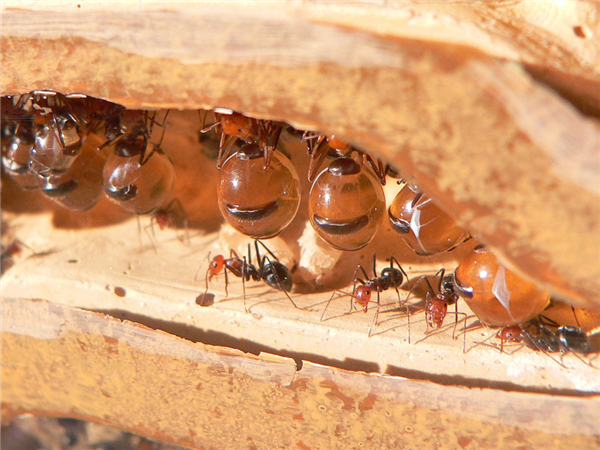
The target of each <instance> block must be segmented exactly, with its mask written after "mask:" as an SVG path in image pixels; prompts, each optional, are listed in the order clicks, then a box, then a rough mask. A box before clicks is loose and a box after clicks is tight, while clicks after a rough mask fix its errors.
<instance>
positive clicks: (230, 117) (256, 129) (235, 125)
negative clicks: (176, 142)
mask: <svg viewBox="0 0 600 450" xmlns="http://www.w3.org/2000/svg"><path fill="white" fill-rule="evenodd" d="M213 113H214V115H215V119H216V121H215V123H213V124H212V125H209V126H206V116H207V115H208V111H204V114H203V112H202V111H200V110H199V111H198V114H199V116H200V121H201V123H202V128H201V129H200V132H201V133H207V132H209V131H211V130H214V131H215V133H217V134H220V141H219V155H218V156H217V169H220V168H221V166H222V165H223V163H224V162H225V160H226V159H227V157H228V156H229V155H230V153H231V150H232V148H233V146H234V144H235V143H236V141H237V140H238V139H240V140H241V141H243V142H244V143H246V144H253V143H258V145H259V146H260V149H261V150H262V151H263V158H264V161H263V168H265V169H266V168H268V167H269V165H270V164H271V156H272V154H273V152H274V151H275V149H276V148H277V143H278V142H279V136H280V135H281V131H282V129H283V125H282V124H279V123H277V122H273V121H271V120H259V119H253V118H251V117H247V116H245V115H243V114H240V113H238V112H235V111H232V110H230V109H225V108H215V109H214V111H213Z"/></svg>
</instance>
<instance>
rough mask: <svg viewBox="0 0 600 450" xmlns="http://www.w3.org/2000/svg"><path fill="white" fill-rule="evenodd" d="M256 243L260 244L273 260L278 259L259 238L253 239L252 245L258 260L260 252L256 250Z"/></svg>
mask: <svg viewBox="0 0 600 450" xmlns="http://www.w3.org/2000/svg"><path fill="white" fill-rule="evenodd" d="M258 244H260V245H262V247H263V248H264V249H265V250H266V251H267V252H268V253H269V255H271V258H273V259H274V260H275V261H279V258H277V256H275V254H274V253H273V252H272V251H271V250H270V249H269V247H267V246H266V245H265V243H264V242H263V241H261V240H260V239H255V240H254V245H255V248H256V257H257V258H258V259H259V260H260V252H259V251H258Z"/></svg>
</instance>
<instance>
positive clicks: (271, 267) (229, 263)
mask: <svg viewBox="0 0 600 450" xmlns="http://www.w3.org/2000/svg"><path fill="white" fill-rule="evenodd" d="M259 244H260V245H261V246H262V247H263V248H264V249H265V250H266V252H267V253H268V255H263V256H262V257H261V255H260V250H259ZM254 248H255V251H256V259H257V263H258V267H257V266H256V265H254V264H253V263H252V252H251V245H250V244H248V256H247V257H246V256H244V257H243V258H240V257H239V256H238V254H237V253H236V251H235V250H234V249H231V250H230V251H229V258H225V256H223V255H216V256H215V257H214V258H212V259H211V260H210V263H209V266H208V269H207V271H206V279H205V281H206V291H205V293H204V295H206V293H207V292H208V284H209V283H210V282H211V281H212V279H213V277H215V276H217V275H219V274H221V273H222V272H223V273H224V274H225V296H227V295H229V293H228V291H227V286H228V285H229V280H228V275H227V274H228V272H230V273H232V274H233V275H235V276H236V277H238V278H241V279H242V286H243V293H244V309H245V310H246V311H248V308H246V281H250V280H253V281H264V282H265V283H266V284H267V285H268V286H270V287H272V288H273V289H275V290H278V291H282V292H283V293H284V294H285V295H286V297H287V298H288V299H289V300H290V302H291V303H292V304H293V305H294V307H295V308H299V307H298V305H297V304H296V302H294V300H293V299H292V297H291V296H290V294H289V292H290V291H291V290H292V286H293V279H292V273H291V272H290V270H289V269H288V268H287V266H285V265H284V264H283V263H281V262H280V261H279V259H278V258H277V257H276V256H275V255H274V254H273V252H272V251H271V250H270V249H269V248H268V247H267V246H266V245H265V244H264V243H263V242H262V241H260V240H258V239H255V240H254ZM209 257H210V255H209ZM196 276H197V275H196ZM299 309H300V308H299Z"/></svg>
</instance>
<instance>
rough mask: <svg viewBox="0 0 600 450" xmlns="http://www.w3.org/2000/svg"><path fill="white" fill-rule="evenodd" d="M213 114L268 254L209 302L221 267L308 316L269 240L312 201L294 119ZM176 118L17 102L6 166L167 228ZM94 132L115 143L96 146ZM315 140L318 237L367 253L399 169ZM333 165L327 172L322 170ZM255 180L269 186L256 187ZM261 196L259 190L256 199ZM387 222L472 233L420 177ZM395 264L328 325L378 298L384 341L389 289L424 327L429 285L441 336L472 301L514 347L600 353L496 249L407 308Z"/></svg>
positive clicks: (453, 237)
mask: <svg viewBox="0 0 600 450" xmlns="http://www.w3.org/2000/svg"><path fill="white" fill-rule="evenodd" d="M167 114H168V113H167ZM199 115H200V123H201V130H200V131H201V133H203V134H206V133H212V132H214V133H216V135H217V136H218V138H219V151H218V155H217V158H216V166H217V168H218V169H219V181H218V187H217V198H218V204H219V209H220V211H221V213H222V215H223V217H224V219H225V220H226V221H227V222H228V223H229V224H230V225H231V226H232V227H233V228H235V229H236V230H237V231H239V232H240V233H242V234H245V235H247V236H250V237H252V238H254V239H255V241H254V242H255V243H254V251H255V254H256V265H255V264H254V263H253V262H252V254H251V253H252V249H251V248H250V247H249V249H248V254H247V256H244V257H240V256H239V255H238V254H237V253H236V252H235V251H234V250H231V251H230V254H229V257H227V258H226V257H225V256H223V255H217V256H215V257H214V258H212V260H211V261H210V263H209V268H208V270H207V272H206V279H205V282H206V292H205V294H204V296H203V297H204V298H206V296H207V293H208V288H209V283H210V282H211V281H212V280H213V278H214V277H215V276H217V275H219V274H221V273H223V274H224V276H225V292H226V294H227V285H228V284H229V280H228V274H232V275H234V276H236V277H238V278H241V279H242V282H243V286H244V299H245V283H246V282H247V281H251V280H253V281H263V282H265V283H266V284H267V285H268V286H270V287H271V288H273V289H276V290H278V291H282V292H284V293H285V295H286V296H287V298H288V299H289V300H290V301H291V303H292V304H293V305H294V306H295V307H296V308H299V306H298V305H297V304H296V302H295V301H294V300H293V299H292V297H291V296H290V292H291V290H292V286H293V281H292V273H291V271H290V270H289V269H288V268H287V267H286V266H285V265H284V264H282V263H281V262H280V261H279V260H278V258H277V257H276V256H275V255H274V254H273V252H271V250H269V248H268V247H267V246H266V245H265V244H264V243H263V242H262V241H261V239H269V238H272V237H274V236H277V235H278V234H279V233H281V231H282V230H283V229H285V228H286V227H287V226H288V225H289V224H290V223H291V221H292V220H293V219H294V217H295V216H296V213H297V211H298V208H299V204H300V197H301V189H300V182H299V176H298V174H297V172H296V170H295V167H294V165H293V163H292V162H291V161H290V160H289V158H288V157H287V156H286V155H285V154H284V153H283V152H281V151H280V150H278V148H277V147H278V141H279V137H280V134H281V132H282V130H284V129H285V128H286V127H287V125H286V124H284V123H278V122H273V121H269V120H258V119H254V118H250V117H247V116H244V115H243V114H240V113H236V112H233V111H231V110H225V109H217V110H214V111H211V112H208V111H200V112H199ZM209 117H210V118H211V119H212V120H208V119H209ZM165 121H166V117H165V118H163V121H162V123H159V122H158V121H157V120H156V114H154V113H150V112H148V111H140V110H127V109H125V108H123V107H121V106H119V105H116V104H114V103H110V102H107V101H104V100H99V99H95V98H92V97H88V96H84V95H63V94H59V93H57V92H53V91H34V92H32V93H28V94H24V95H20V96H11V97H3V98H2V167H3V170H4V172H5V173H6V174H7V175H8V176H10V177H11V178H12V179H13V180H14V181H15V182H16V183H18V184H19V185H20V186H21V187H22V188H24V189H40V190H41V192H42V193H43V194H44V195H45V196H47V197H48V198H49V199H51V200H52V201H54V202H56V203H58V204H60V205H62V206H63V207H65V208H68V209H70V210H74V211H85V210H88V209H90V208H92V207H93V206H94V205H95V204H96V203H97V202H98V201H99V199H100V198H101V196H102V195H103V193H104V195H106V196H107V197H108V198H109V199H110V200H111V201H113V202H114V203H116V204H118V205H119V206H121V207H122V208H123V209H125V210H126V211H128V212H130V213H134V214H138V215H144V214H149V215H152V216H153V220H155V221H156V222H157V224H158V225H159V226H160V227H161V228H164V227H168V226H170V227H187V224H186V219H185V212H184V211H183V208H182V206H181V204H180V203H178V202H177V200H173V199H172V194H173V190H174V183H175V169H174V167H173V163H172V162H171V160H170V159H169V157H168V156H167V155H166V154H165V153H164V151H163V150H162V148H161V143H162V138H163V137H164V125H165ZM155 125H159V126H161V127H163V132H162V137H161V139H160V142H159V143H158V144H155V143H153V142H152V141H151V136H152V131H153V127H154V126H155ZM91 133H94V135H96V136H100V137H101V138H103V140H104V142H101V143H100V144H98V142H97V141H91V140H89V139H87V137H88V136H89V135H90V134H91ZM302 140H303V141H304V142H306V145H307V151H308V154H309V156H310V163H309V170H308V179H309V181H311V182H312V187H311V189H310V193H309V201H308V205H309V220H310V223H311V225H312V227H313V228H314V230H315V232H316V234H317V235H318V236H319V237H320V238H321V239H323V240H324V241H325V242H327V243H328V244H329V245H331V246H332V247H333V248H336V249H339V250H346V251H354V250H359V249H361V248H363V247H365V246H366V245H367V244H368V243H369V242H370V241H371V240H372V239H373V237H374V236H375V233H376V232H377V230H378V228H379V226H380V225H381V223H382V220H383V218H384V216H386V206H385V197H384V193H383V188H382V186H383V185H385V183H386V175H387V174H388V173H389V172H390V171H391V168H390V167H389V166H387V165H385V164H383V163H382V162H381V161H380V160H376V159H373V158H372V157H371V156H370V155H368V154H367V153H365V152H364V151H362V150H359V149H357V148H355V147H353V146H352V145H350V144H348V143H346V142H344V141H342V140H340V139H339V138H338V137H336V136H334V135H327V134H324V133H317V132H304V133H302ZM105 147H112V149H113V151H112V152H111V153H110V155H109V156H108V157H104V158H103V157H100V156H99V153H100V152H98V151H97V150H98V149H102V148H105ZM327 160H328V164H327V167H326V168H324V169H322V170H321V166H322V165H323V164H324V163H325V162H326V161H327ZM254 186H261V189H260V190H258V192H257V190H256V189H254V190H251V189H249V187H254ZM250 191H252V192H253V195H252V196H249V195H247V192H250ZM174 208H179V210H180V211H179V213H178V214H174V213H173V209H174ZM176 217H179V222H176V219H175V218H176ZM387 217H388V220H389V223H390V225H391V227H392V229H394V230H395V231H397V232H398V234H399V236H400V237H401V238H402V239H403V240H404V242H405V243H406V244H407V245H408V246H409V247H410V248H411V249H413V250H414V251H415V252H416V253H417V254H418V255H423V256H427V255H433V254H437V253H441V252H446V251H450V250H452V249H454V248H456V247H457V246H458V245H459V244H461V243H462V242H464V241H466V240H467V239H469V238H470V235H469V233H468V232H467V231H465V230H464V229H462V228H460V227H459V226H458V225H457V224H456V223H455V222H454V221H453V220H452V218H450V217H449V216H448V215H447V214H446V213H444V212H443V211H441V210H440V209H439V208H438V207H437V206H436V205H435V204H434V203H433V201H432V200H431V199H429V198H427V197H426V196H425V195H424V194H423V193H422V192H420V191H419V190H418V188H417V187H416V186H414V185H412V184H410V183H403V186H402V188H401V189H400V190H399V193H398V194H397V196H396V198H395V199H394V201H393V203H392V204H391V206H390V208H389V210H387ZM261 248H262V250H263V255H262V256H261ZM3 257H4V255H3ZM389 261H390V264H389V266H388V267H385V268H384V269H383V270H382V271H381V272H380V273H379V274H378V272H377V268H376V264H375V257H374V258H373V268H372V273H373V275H372V276H370V275H369V274H368V273H367V271H366V270H365V268H364V267H362V266H361V265H358V267H357V269H356V271H355V274H354V277H353V288H352V291H351V292H348V293H346V292H343V291H337V290H336V291H334V292H333V293H332V295H331V297H330V298H329V300H328V301H327V302H326V305H325V308H324V309H323V311H322V314H321V320H328V319H327V318H326V311H327V310H328V308H329V306H330V304H331V302H332V301H333V300H334V299H335V296H336V295H338V294H340V293H341V294H342V295H346V296H348V297H349V298H350V303H351V305H350V311H352V310H354V309H358V310H363V311H365V312H367V310H368V308H369V306H370V305H371V304H375V307H376V310H375V314H374V317H373V321H372V323H371V326H370V327H369V335H371V334H372V331H373V329H374V327H375V326H376V325H377V323H378V316H379V313H380V306H381V301H380V294H381V293H382V292H384V291H387V290H390V289H394V290H395V291H396V293H397V296H398V308H400V309H402V308H403V309H404V310H405V311H406V316H407V317H408V320H409V322H408V324H409V326H410V316H411V311H410V310H411V308H413V307H414V306H413V305H411V304H410V303H409V301H408V300H409V297H410V295H411V294H412V293H413V292H416V289H417V288H418V287H419V286H425V290H426V296H425V306H424V311H425V316H426V323H427V331H429V329H431V330H437V329H439V328H440V327H442V324H443V322H444V319H445V317H446V315H447V314H449V312H448V308H449V307H450V306H452V305H454V306H455V311H454V312H453V313H452V314H453V315H454V316H455V326H454V331H455V332H456V326H457V323H458V317H459V316H461V317H464V318H465V328H466V314H465V313H459V312H458V308H457V306H456V305H457V302H458V300H459V298H463V299H464V300H465V301H466V302H467V304H468V305H469V307H470V308H471V310H472V311H473V312H474V313H475V314H476V316H477V317H478V318H479V319H480V321H481V322H482V323H485V324H487V325H491V326H496V327H501V329H500V331H499V332H498V334H497V337H498V338H499V339H500V341H501V344H500V350H501V351H504V346H505V344H507V343H522V344H524V345H527V346H529V347H530V348H533V349H536V350H540V351H543V352H546V353H553V352H560V353H561V355H562V354H564V353H567V352H572V353H576V354H583V355H587V354H588V353H590V352H592V348H591V346H590V342H589V339H588V336H587V335H586V333H585V332H583V331H582V330H581V328H579V327H575V326H560V325H559V324H558V323H556V322H553V321H551V320H550V319H548V318H545V317H544V316H543V315H541V313H542V312H543V311H544V310H545V309H546V308H547V307H548V305H549V303H550V297H549V294H547V293H546V292H544V291H541V290H539V289H537V288H536V287H535V286H533V285H532V284H531V283H529V282H527V281H525V280H522V279H521V278H519V277H518V276H516V275H515V274H513V273H512V272H510V271H509V270H508V269H506V268H504V267H503V266H502V265H500V264H499V263H498V261H497V260H496V259H495V258H494V257H493V255H492V254H491V253H490V252H489V251H488V250H487V249H486V248H485V247H483V246H477V247H475V249H474V250H473V251H472V252H471V253H470V254H468V255H466V256H465V258H463V260H462V261H461V263H460V264H459V266H458V268H457V269H456V271H455V273H453V274H446V273H445V271H444V270H443V269H442V270H441V271H439V272H438V273H437V274H436V275H435V276H434V277H432V278H430V277H427V276H423V277H421V278H419V279H418V280H417V281H416V283H414V285H413V286H412V287H411V288H410V290H409V294H408V296H407V298H406V299H405V300H404V301H403V302H402V301H401V300H400V293H399V288H400V287H401V286H402V284H403V283H404V281H405V280H408V275H407V273H406V272H405V271H404V269H403V268H402V267H401V265H400V264H399V263H398V261H397V260H396V259H395V258H393V257H392V258H390V260H389ZM482 267H485V268H486V270H481V269H482ZM435 279H437V280H438V281H437V283H435V282H434V281H433V280H435ZM473 286H477V289H474V288H473ZM373 294H375V297H376V298H375V299H373ZM201 297H202V296H201ZM490 299H491V301H493V302H495V303H494V304H495V305H496V308H495V309H494V308H490V307H489V304H490ZM202 304H205V303H204V302H202ZM524 305H525V306H524ZM453 335H455V333H453ZM409 336H410V333H409ZM560 364H561V365H562V361H561V362H560ZM590 364H591V363H590Z"/></svg>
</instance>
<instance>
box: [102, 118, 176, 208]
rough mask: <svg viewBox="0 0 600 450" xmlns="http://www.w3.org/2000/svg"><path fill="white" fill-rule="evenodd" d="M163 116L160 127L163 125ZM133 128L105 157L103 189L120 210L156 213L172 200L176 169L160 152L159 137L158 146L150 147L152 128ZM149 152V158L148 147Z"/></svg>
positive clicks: (121, 137) (161, 139)
mask: <svg viewBox="0 0 600 450" xmlns="http://www.w3.org/2000/svg"><path fill="white" fill-rule="evenodd" d="M168 114H169V113H168V111H167V114H166V115H165V118H164V121H163V127H164V124H165V123H166V118H167V116H168ZM154 123H156V121H155V120H154V118H152V119H151V123H150V127H149V128H147V127H145V126H144V127H134V131H133V133H132V134H128V135H126V136H120V137H119V138H118V140H116V144H115V148H114V152H113V153H112V154H111V155H110V156H109V157H108V159H107V160H106V163H105V165H104V170H103V186H104V191H105V193H106V194H107V196H108V197H109V198H110V199H111V200H112V201H114V202H115V203H117V204H118V205H119V206H121V208H123V209H125V210H126V211H129V212H132V213H134V214H150V213H153V212H155V211H156V210H157V209H159V208H160V207H161V206H163V205H164V204H165V202H166V201H167V200H168V199H169V198H170V197H171V194H172V192H173V189H174V187H175V169H174V167H173V163H172V162H171V160H170V158H169V157H168V156H167V155H166V154H165V152H164V151H163V150H162V147H161V145H162V141H163V139H164V136H165V128H163V132H162V136H161V138H160V141H159V143H158V144H151V143H150V139H149V136H150V135H151V133H152V126H153V124H154ZM150 145H152V150H151V151H150V153H149V154H148V155H146V151H147V149H148V146H150Z"/></svg>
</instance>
